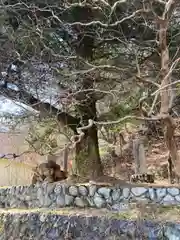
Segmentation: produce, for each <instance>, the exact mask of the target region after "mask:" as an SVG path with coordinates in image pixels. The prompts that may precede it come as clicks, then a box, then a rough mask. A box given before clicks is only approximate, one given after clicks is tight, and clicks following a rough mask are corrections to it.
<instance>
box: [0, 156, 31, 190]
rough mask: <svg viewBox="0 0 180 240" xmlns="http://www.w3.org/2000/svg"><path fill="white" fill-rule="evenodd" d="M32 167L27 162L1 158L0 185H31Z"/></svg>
mask: <svg viewBox="0 0 180 240" xmlns="http://www.w3.org/2000/svg"><path fill="white" fill-rule="evenodd" d="M32 174H33V171H32V167H31V166H30V165H27V164H25V163H21V162H13V161H12V160H8V159H0V176H1V177H0V186H1V187H2V186H13V185H29V184H31V179H32Z"/></svg>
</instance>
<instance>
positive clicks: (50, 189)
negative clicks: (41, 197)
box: [47, 183, 55, 194]
mask: <svg viewBox="0 0 180 240" xmlns="http://www.w3.org/2000/svg"><path fill="white" fill-rule="evenodd" d="M54 188H55V184H54V183H49V184H48V185H47V193H48V194H51V193H53V191H54Z"/></svg>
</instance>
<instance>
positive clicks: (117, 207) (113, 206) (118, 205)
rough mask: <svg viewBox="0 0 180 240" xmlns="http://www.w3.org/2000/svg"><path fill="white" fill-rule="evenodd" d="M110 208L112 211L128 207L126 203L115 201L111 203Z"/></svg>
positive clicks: (119, 210)
mask: <svg viewBox="0 0 180 240" xmlns="http://www.w3.org/2000/svg"><path fill="white" fill-rule="evenodd" d="M111 209H112V210H113V211H117V212H122V211H124V210H128V209H129V204H127V203H116V204H114V205H112V207H111Z"/></svg>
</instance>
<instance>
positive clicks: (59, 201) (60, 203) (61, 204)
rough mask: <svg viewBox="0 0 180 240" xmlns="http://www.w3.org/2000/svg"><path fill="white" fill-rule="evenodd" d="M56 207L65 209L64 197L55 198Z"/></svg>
mask: <svg viewBox="0 0 180 240" xmlns="http://www.w3.org/2000/svg"><path fill="white" fill-rule="evenodd" d="M56 204H57V207H65V196H61V195H59V196H57V198H56Z"/></svg>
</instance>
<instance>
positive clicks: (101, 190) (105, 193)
mask: <svg viewBox="0 0 180 240" xmlns="http://www.w3.org/2000/svg"><path fill="white" fill-rule="evenodd" d="M111 191H112V190H111V189H110V188H108V187H102V188H99V189H98V191H97V192H98V194H100V195H102V196H103V197H104V198H105V199H108V198H109V197H110V196H111Z"/></svg>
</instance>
